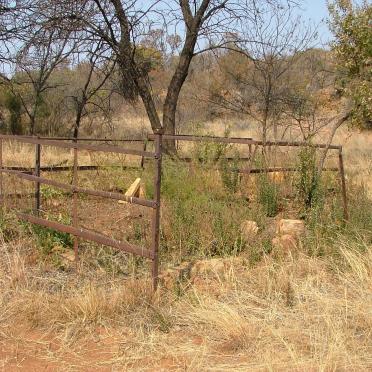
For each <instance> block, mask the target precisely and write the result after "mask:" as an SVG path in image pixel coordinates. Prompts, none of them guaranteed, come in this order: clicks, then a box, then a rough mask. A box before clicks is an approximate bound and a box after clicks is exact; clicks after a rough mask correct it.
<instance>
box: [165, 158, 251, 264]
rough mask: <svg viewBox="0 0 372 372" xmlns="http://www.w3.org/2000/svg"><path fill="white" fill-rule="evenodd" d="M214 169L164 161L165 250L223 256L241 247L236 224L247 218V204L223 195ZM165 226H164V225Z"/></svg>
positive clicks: (185, 253)
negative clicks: (207, 169) (208, 169)
mask: <svg viewBox="0 0 372 372" xmlns="http://www.w3.org/2000/svg"><path fill="white" fill-rule="evenodd" d="M215 179H216V172H213V171H212V172H211V171H207V172H205V171H204V170H203V169H202V168H196V169H195V167H194V168H193V169H189V168H187V167H185V165H184V164H179V165H178V164H177V163H173V164H167V166H166V167H164V175H163V182H162V198H163V201H164V202H163V204H166V206H167V208H166V210H167V212H166V215H163V221H168V222H167V223H166V225H165V224H163V225H162V226H163V231H162V243H161V244H162V246H163V247H164V248H165V250H164V251H168V253H171V254H172V253H174V252H180V251H181V252H182V253H181V256H182V259H185V257H188V256H201V257H205V256H224V255H230V254H236V253H238V252H240V251H241V250H242V249H243V248H244V242H243V241H242V240H241V238H240V231H239V230H240V223H241V221H243V220H244V219H247V218H248V213H249V209H248V205H247V203H246V201H245V200H242V199H241V198H239V197H237V196H230V195H226V192H225V190H224V188H223V187H221V186H222V185H221V186H220V184H219V183H216V182H215ZM167 225H168V226H167Z"/></svg>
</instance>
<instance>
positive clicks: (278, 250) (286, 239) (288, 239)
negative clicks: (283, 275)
mask: <svg viewBox="0 0 372 372" xmlns="http://www.w3.org/2000/svg"><path fill="white" fill-rule="evenodd" d="M272 245H273V253H274V254H275V255H278V256H290V255H292V254H293V253H294V252H295V251H297V250H298V241H297V238H296V237H294V236H293V235H289V234H284V235H281V236H277V237H275V238H273V240H272Z"/></svg>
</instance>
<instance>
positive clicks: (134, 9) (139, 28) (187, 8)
mask: <svg viewBox="0 0 372 372" xmlns="http://www.w3.org/2000/svg"><path fill="white" fill-rule="evenodd" d="M263 2H264V3H265V1H263ZM255 3H257V2H256V1H248V0H240V1H235V0H234V1H233V0H192V1H190V0H179V1H176V0H171V1H164V0H156V1H152V2H149V3H147V2H142V1H139V0H133V1H131V2H130V3H126V2H123V1H120V0H90V1H89V0H87V1H82V2H78V4H76V2H75V3H74V2H71V1H62V2H61V3H60V6H61V9H60V11H61V14H60V17H59V19H60V21H61V23H63V27H65V24H64V22H65V20H66V19H70V20H73V21H74V22H75V23H76V22H78V23H79V24H80V27H81V29H82V30H84V31H86V32H87V33H90V34H91V35H94V37H98V38H100V39H101V40H102V42H103V43H105V44H106V45H108V46H109V47H110V48H111V50H112V56H113V59H115V61H116V63H117V64H118V66H119V67H120V71H121V74H122V78H123V81H125V90H124V92H123V94H124V95H125V97H126V98H127V99H129V100H135V99H136V97H137V95H138V96H139V97H141V99H142V102H143V104H144V107H145V109H146V112H147V116H148V118H149V121H150V123H151V127H152V129H153V130H154V131H157V130H160V129H163V130H164V131H165V133H168V134H175V128H176V109H177V103H178V100H179V95H180V91H181V88H182V86H183V84H184V82H185V80H186V78H187V76H188V72H189V68H190V63H191V61H192V59H193V58H194V56H195V55H196V54H198V53H201V52H203V51H205V50H210V49H215V48H217V47H218V46H219V45H221V42H222V43H223V41H222V38H221V35H222V34H224V33H226V31H227V30H230V31H231V30H237V29H239V28H240V26H241V24H242V23H243V22H248V20H249V19H250V18H252V19H253V18H254V17H255V14H253V13H254V11H256V7H254V6H253V5H252V4H255ZM159 26H160V27H161V28H162V29H163V30H164V33H168V32H167V31H168V30H169V29H171V30H172V32H171V33H169V34H171V35H172V36H174V34H175V32H174V30H176V34H180V35H182V36H181V38H182V42H178V40H177V38H175V37H173V38H168V40H169V41H170V42H172V43H173V42H174V43H173V45H177V46H179V50H180V51H179V55H178V58H177V62H176V63H175V66H174V71H173V74H172V77H171V79H170V81H169V84H168V87H167V93H166V96H165V99H164V102H163V107H162V116H161V115H160V114H159V113H158V111H157V109H156V104H155V100H154V96H153V92H152V87H151V83H150V79H149V73H148V69H147V68H146V67H147V66H148V59H149V58H152V56H151V55H150V56H149V55H147V56H142V57H143V58H138V57H139V55H138V53H137V51H138V49H139V48H140V47H141V44H143V43H144V41H146V39H147V40H148V36H149V35H150V34H151V32H152V31H154V29H156V30H158V29H159ZM164 38H165V40H167V37H164ZM167 147H168V148H169V150H170V151H174V150H175V148H174V142H170V143H167Z"/></svg>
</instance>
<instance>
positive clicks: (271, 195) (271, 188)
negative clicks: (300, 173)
mask: <svg viewBox="0 0 372 372" xmlns="http://www.w3.org/2000/svg"><path fill="white" fill-rule="evenodd" d="M257 192H258V200H259V202H260V203H261V204H262V206H263V208H264V211H265V214H266V216H268V217H274V216H276V215H277V213H278V210H279V203H278V199H279V198H278V189H277V186H276V185H275V183H274V182H272V181H271V180H270V179H269V178H268V176H267V173H262V174H260V175H259V176H258V185H257Z"/></svg>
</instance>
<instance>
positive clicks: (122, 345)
mask: <svg viewBox="0 0 372 372" xmlns="http://www.w3.org/2000/svg"><path fill="white" fill-rule="evenodd" d="M215 133H217V134H219V133H218V131H215ZM232 135H245V136H247V135H248V133H247V132H244V133H238V132H233V133H232ZM371 141H372V137H371V136H368V135H364V134H354V135H353V136H352V137H351V138H348V133H347V132H341V133H340V134H339V137H338V138H337V139H336V140H335V142H341V143H342V144H344V146H345V156H346V157H345V162H346V168H347V171H348V175H349V177H353V179H354V180H355V181H357V182H360V183H364V184H365V185H366V186H367V187H366V188H367V190H368V191H369V192H371V186H372V185H371V183H370V182H371V179H370V175H371V162H370V158H371V148H372V146H371ZM9 150H10V149H8V151H6V152H5V151H4V153H6V154H11V155H6V159H5V161H6V165H29V166H31V165H32V157H31V155H32V154H33V148H27V147H26V146H21V147H18V148H14V147H13V148H12V149H11V151H9ZM85 156H86V157H85ZM43 159H44V161H45V164H58V163H60V162H67V163H69V162H70V161H71V154H70V152H68V151H66V153H63V155H62V156H61V154H60V153H59V152H56V151H55V150H53V149H52V150H51V151H49V152H45V154H44V157H43ZM81 160H82V163H83V162H84V163H85V161H86V162H87V163H85V164H90V163H89V162H92V163H94V162H95V163H97V162H98V163H99V162H102V163H106V162H109V161H113V160H112V159H107V158H103V157H98V158H92V157H91V155H89V154H88V153H87V154H82V157H81ZM114 160H115V159H114ZM120 160H121V161H124V160H127V159H120ZM116 161H117V159H116ZM26 162H28V163H27V164H26ZM355 164H357V165H358V167H355V166H354V165H355ZM356 168H358V169H357V170H356ZM210 181H211V185H212V184H213V182H214V181H213V180H210ZM212 181H213V182H212ZM207 187H209V186H207ZM360 207H362V206H360ZM360 209H362V208H360ZM164 216H165V217H166V216H167V215H166V214H164ZM165 217H164V218H165ZM209 222H210V221H205V224H206V226H207V225H208V223H209ZM165 225H171V223H170V222H169V221H167V223H165ZM200 228H202V227H200ZM333 228H334V226H326V229H325V230H329V236H328V235H327V236H325V235H322V234H323V233H322V232H321V231H322V230H324V228H322V227H321V226H319V227H318V228H317V229H316V230H315V233H314V236H313V237H312V239H308V240H305V241H304V243H303V245H302V246H301V247H300V249H299V252H297V254H295V255H293V257H292V256H291V257H289V258H286V259H283V258H282V259H280V260H279V259H276V258H274V257H272V256H271V255H264V256H263V258H262V259H261V261H260V262H258V263H256V264H255V265H251V264H245V263H244V262H245V258H244V255H249V254H250V252H249V251H248V252H243V261H242V260H236V261H232V264H231V266H229V267H228V268H226V270H225V272H223V273H221V272H219V273H211V274H208V275H205V276H203V277H198V278H197V280H195V281H194V282H193V283H187V282H184V283H181V285H180V286H176V287H175V288H174V290H166V289H164V288H162V289H161V290H160V291H159V292H158V293H156V294H153V293H152V292H151V290H150V280H149V278H148V277H147V276H146V273H147V272H148V270H147V268H146V267H144V264H143V263H140V264H139V263H138V262H136V260H134V259H132V258H129V259H128V258H125V259H124V258H123V257H119V258H117V257H113V255H111V254H110V252H108V253H107V252H103V253H102V249H100V250H99V251H97V247H93V246H91V245H89V244H86V245H84V246H83V249H82V256H81V262H80V264H79V267H78V268H75V265H74V264H73V263H69V262H64V263H63V265H61V264H60V262H58V263H56V262H54V261H53V260H54V259H55V257H56V256H55V255H53V257H52V256H47V257H46V256H45V255H43V254H41V252H40V247H37V240H36V239H35V236H32V235H30V234H28V233H25V231H24V230H22V228H20V226H19V224H18V222H16V221H15V220H14V219H12V218H9V219H7V220H6V223H3V224H2V226H1V231H2V234H1V244H0V254H1V257H2V259H1V260H0V285H1V289H2V290H1V293H0V316H1V321H0V345H1V349H0V360H1V364H0V365H1V366H2V368H3V369H4V370H17V369H21V370H22V369H23V370H27V371H33V370H35V371H39V370H42V369H46V370H51V371H54V370H64V371H81V370H84V371H85V370H86V371H92V370H99V371H104V370H107V371H111V370H115V371H116V370H128V371H168V370H171V371H185V370H186V371H223V370H228V369H230V370H233V371H250V370H254V371H287V370H293V371H368V370H371V369H372V344H371V329H372V297H371V293H372V291H371V290H372V281H371V274H372V246H371V239H370V237H369V238H368V236H369V235H368V234H367V233H368V232H365V231H362V229H359V230H358V229H356V228H355V229H354V228H350V231H349V232H347V231H342V230H337V231H338V232H337V233H334V232H333ZM315 246H316V248H315ZM250 248H251V247H249V248H248V249H250ZM312 251H317V252H323V255H322V256H321V255H320V254H319V255H318V256H317V255H314V256H311V255H309V252H312ZM97 252H98V253H99V254H98V253H97ZM324 252H325V253H324ZM97 256H100V257H99V259H100V262H99V263H97V262H98V259H97ZM124 257H125V256H124ZM115 260H116V261H115ZM247 261H248V260H247ZM239 262H240V263H239ZM120 265H126V269H125V270H123V272H119V271H118V270H116V269H115V270H114V269H113V267H114V266H115V267H117V266H120Z"/></svg>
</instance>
